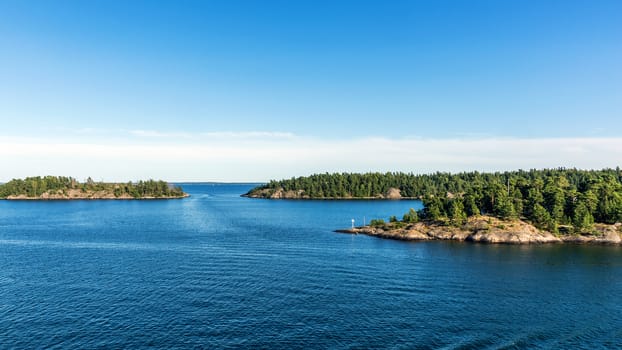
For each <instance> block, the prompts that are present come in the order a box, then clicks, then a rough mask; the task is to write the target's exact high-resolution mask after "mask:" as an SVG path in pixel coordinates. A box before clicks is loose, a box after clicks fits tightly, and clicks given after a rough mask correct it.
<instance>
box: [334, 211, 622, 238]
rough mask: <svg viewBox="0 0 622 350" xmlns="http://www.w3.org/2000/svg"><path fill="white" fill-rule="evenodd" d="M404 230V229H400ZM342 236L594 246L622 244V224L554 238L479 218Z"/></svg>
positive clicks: (372, 229) (521, 226)
mask: <svg viewBox="0 0 622 350" xmlns="http://www.w3.org/2000/svg"><path fill="white" fill-rule="evenodd" d="M401 226H403V227H401ZM336 232H339V233H348V234H365V235H369V236H374V237H379V238H387V239H395V240H402V241H441V240H451V241H462V242H479V243H500V244H542V243H591V244H622V236H621V233H622V224H620V223H616V224H614V225H605V224H595V225H594V231H593V232H592V233H591V234H553V233H551V232H548V231H544V230H539V229H537V228H536V227H535V226H533V225H531V224H529V223H527V222H524V221H521V220H513V221H503V220H499V219H497V218H493V217H487V216H477V217H471V218H469V219H468V221H467V223H466V224H465V225H463V226H461V227H452V226H445V225H442V224H439V223H431V222H418V223H414V224H405V223H388V224H386V225H384V226H374V227H372V226H361V227H355V228H353V229H342V230H336Z"/></svg>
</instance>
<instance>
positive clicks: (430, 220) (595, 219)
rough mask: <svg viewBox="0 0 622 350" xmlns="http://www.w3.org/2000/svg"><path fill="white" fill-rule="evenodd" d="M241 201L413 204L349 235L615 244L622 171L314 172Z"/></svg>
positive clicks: (266, 187) (277, 183)
mask: <svg viewBox="0 0 622 350" xmlns="http://www.w3.org/2000/svg"><path fill="white" fill-rule="evenodd" d="M246 196H248V197H253V198H268V199H358V198H360V199H363V198H366V199H405V198H411V199H412V198H417V199H421V201H422V202H423V209H422V210H419V211H415V210H412V209H411V210H410V211H409V212H408V213H406V214H405V215H404V217H403V220H401V221H399V220H398V219H397V218H396V217H395V216H393V217H392V218H391V219H390V220H389V222H388V223H385V222H384V220H380V219H379V220H374V221H372V224H371V225H370V226H364V227H358V228H353V229H349V230H340V231H339V232H347V233H364V234H368V235H372V236H378V237H383V238H393V239H403V240H446V239H450V240H458V241H474V242H489V243H552V242H585V243H588V242H592V243H616V244H618V243H620V233H621V229H620V228H621V227H622V224H620V223H621V222H622V170H620V168H619V167H618V168H616V169H602V170H580V169H566V168H557V169H542V170H536V169H532V170H528V171H525V170H517V171H506V172H495V173H480V172H476V171H474V172H462V173H458V174H451V173H442V172H437V173H433V174H421V175H415V174H413V173H399V172H397V173H392V172H389V173H365V174H349V173H341V174H339V173H335V174H328V173H327V174H316V175H311V176H307V177H298V178H291V179H286V180H280V181H270V182H269V183H267V184H265V185H262V186H259V187H257V188H254V189H252V190H251V191H249V192H248V193H247V194H246Z"/></svg>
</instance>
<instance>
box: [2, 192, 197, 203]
mask: <svg viewBox="0 0 622 350" xmlns="http://www.w3.org/2000/svg"><path fill="white" fill-rule="evenodd" d="M187 197H190V195H189V194H187V193H184V194H183V195H181V196H161V197H154V196H144V197H132V196H130V195H121V196H118V197H115V195H114V193H88V192H86V193H80V194H73V195H63V194H49V193H44V194H42V195H41V196H37V197H27V196H25V195H18V196H8V197H6V198H0V200H2V199H4V200H9V201H65V200H157V199H182V198H187Z"/></svg>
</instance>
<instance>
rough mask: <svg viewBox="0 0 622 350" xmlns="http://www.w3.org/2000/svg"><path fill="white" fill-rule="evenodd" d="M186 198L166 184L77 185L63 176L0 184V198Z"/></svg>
mask: <svg viewBox="0 0 622 350" xmlns="http://www.w3.org/2000/svg"><path fill="white" fill-rule="evenodd" d="M185 197H189V195H188V194H187V193H185V192H184V191H183V190H182V188H181V187H179V186H173V185H171V184H169V183H167V182H165V181H155V180H148V181H138V182H127V183H109V182H103V181H100V182H96V181H93V180H92V179H91V178H90V177H89V178H88V179H87V180H86V181H85V182H82V183H81V182H78V181H77V180H76V179H74V178H72V177H66V176H43V177H41V176H36V177H27V178H25V179H13V180H11V181H9V182H7V183H5V184H1V185H0V199H6V200H71V199H177V198H185Z"/></svg>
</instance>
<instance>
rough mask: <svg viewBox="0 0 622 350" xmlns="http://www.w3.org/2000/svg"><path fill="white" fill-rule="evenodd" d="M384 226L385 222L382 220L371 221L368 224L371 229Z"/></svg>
mask: <svg viewBox="0 0 622 350" xmlns="http://www.w3.org/2000/svg"><path fill="white" fill-rule="evenodd" d="M385 224H386V222H384V220H383V219H372V220H371V222H370V223H369V225H370V226H373V227H378V226H384V225H385Z"/></svg>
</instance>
